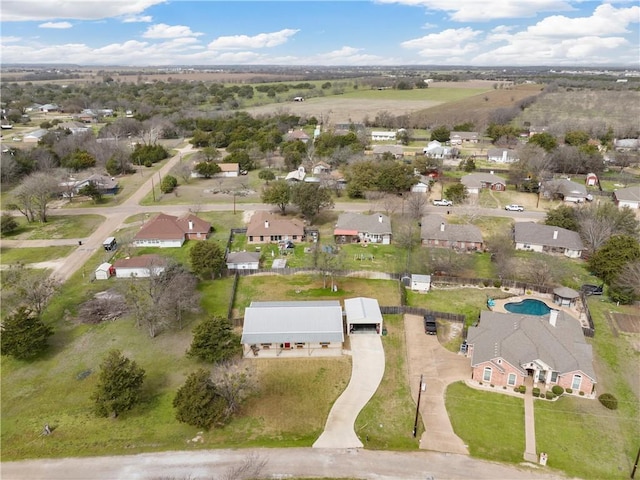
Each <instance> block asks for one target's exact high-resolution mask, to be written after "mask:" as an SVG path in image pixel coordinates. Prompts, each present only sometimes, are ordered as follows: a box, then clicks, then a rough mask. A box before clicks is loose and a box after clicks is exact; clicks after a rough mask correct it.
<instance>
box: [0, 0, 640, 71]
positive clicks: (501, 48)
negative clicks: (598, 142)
mask: <svg viewBox="0 0 640 480" xmlns="http://www.w3.org/2000/svg"><path fill="white" fill-rule="evenodd" d="M0 20H1V22H0V26H1V33H0V34H1V38H0V47H1V50H0V61H1V62H2V63H3V64H7V63H71V64H78V65H123V66H124V65H126V66H129V65H131V66H147V65H250V64H278V65H352V66H353V65H468V66H535V65H551V66H566V67H571V66H585V67H588V66H595V67H597V66H612V65H615V66H625V67H628V68H639V67H640V34H639V29H638V27H639V22H640V4H639V1H638V0H608V1H590V0H376V1H364V0H362V1H349V0H347V1H306V0H305V1H302V0H299V1H280V2H275V1H264V0H263V1H238V0H236V1H212V0H199V1H191V0H179V1H172V0H56V1H53V0H2V3H1V4H0Z"/></svg>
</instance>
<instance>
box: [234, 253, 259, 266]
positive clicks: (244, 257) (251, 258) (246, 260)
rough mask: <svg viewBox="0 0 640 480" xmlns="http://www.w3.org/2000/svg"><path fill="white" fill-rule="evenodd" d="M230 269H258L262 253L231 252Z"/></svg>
mask: <svg viewBox="0 0 640 480" xmlns="http://www.w3.org/2000/svg"><path fill="white" fill-rule="evenodd" d="M227 268H228V269H229V270H258V268H260V254H259V253H257V252H229V254H228V255H227Z"/></svg>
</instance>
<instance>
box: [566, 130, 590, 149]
mask: <svg viewBox="0 0 640 480" xmlns="http://www.w3.org/2000/svg"><path fill="white" fill-rule="evenodd" d="M588 141H589V134H588V133H587V132H583V131H581V130H573V131H571V132H567V133H565V134H564V143H566V144H567V145H573V146H574V147H578V146H580V145H586V144H587V142H588Z"/></svg>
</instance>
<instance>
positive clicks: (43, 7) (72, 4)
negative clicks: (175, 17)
mask: <svg viewBox="0 0 640 480" xmlns="http://www.w3.org/2000/svg"><path fill="white" fill-rule="evenodd" d="M165 1H166V0H108V1H104V2H103V1H101V0H83V1H77V0H56V1H55V2H54V1H50V0H47V1H42V0H2V21H3V22H15V21H31V20H33V21H38V20H56V19H61V18H62V19H75V20H99V19H102V18H111V17H120V16H125V15H126V16H131V15H138V14H140V13H142V12H144V11H145V10H146V9H147V8H149V7H151V6H153V5H157V4H160V3H165Z"/></svg>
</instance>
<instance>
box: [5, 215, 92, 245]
mask: <svg viewBox="0 0 640 480" xmlns="http://www.w3.org/2000/svg"><path fill="white" fill-rule="evenodd" d="M16 220H18V228H17V229H16V230H14V231H13V232H10V233H7V234H4V235H2V238H3V239H7V240H53V239H63V238H83V237H87V236H89V235H90V234H91V233H92V232H93V231H94V230H95V229H96V228H97V227H98V225H100V224H101V223H102V222H103V221H104V217H103V216H102V215H94V214H90V213H87V215H69V216H64V215H56V216H50V217H49V219H48V221H47V223H40V222H32V223H28V222H27V221H26V219H25V218H24V217H16Z"/></svg>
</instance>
